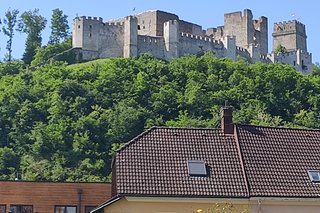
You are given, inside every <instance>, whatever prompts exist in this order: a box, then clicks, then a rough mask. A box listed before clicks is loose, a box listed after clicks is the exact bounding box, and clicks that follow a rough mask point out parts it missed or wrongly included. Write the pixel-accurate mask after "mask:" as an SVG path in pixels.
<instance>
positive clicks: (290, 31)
mask: <svg viewBox="0 0 320 213" xmlns="http://www.w3.org/2000/svg"><path fill="white" fill-rule="evenodd" d="M272 36H273V51H275V49H276V48H277V47H278V46H279V45H282V46H284V47H285V48H286V49H287V50H288V51H293V50H297V49H300V50H302V51H304V52H307V35H306V29H305V26H304V24H302V23H300V22H298V21H296V20H294V21H289V22H280V23H275V24H274V26H273V33H272Z"/></svg>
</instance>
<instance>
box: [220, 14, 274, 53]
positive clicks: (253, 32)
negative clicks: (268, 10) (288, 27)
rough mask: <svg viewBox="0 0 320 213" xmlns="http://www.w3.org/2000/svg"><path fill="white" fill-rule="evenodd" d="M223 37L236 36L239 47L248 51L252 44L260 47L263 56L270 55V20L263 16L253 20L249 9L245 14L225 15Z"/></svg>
mask: <svg viewBox="0 0 320 213" xmlns="http://www.w3.org/2000/svg"><path fill="white" fill-rule="evenodd" d="M223 36H235V37H236V45H237V46H239V47H242V48H245V49H248V48H249V46H250V45H251V44H254V45H259V46H260V48H261V54H265V55H266V54H267V53H268V19H267V18H266V17H263V16H262V17H260V18H259V20H253V16H252V12H251V10H249V9H245V10H244V11H243V14H242V13H241V12H239V11H238V12H234V13H227V14H225V15H224V27H223Z"/></svg>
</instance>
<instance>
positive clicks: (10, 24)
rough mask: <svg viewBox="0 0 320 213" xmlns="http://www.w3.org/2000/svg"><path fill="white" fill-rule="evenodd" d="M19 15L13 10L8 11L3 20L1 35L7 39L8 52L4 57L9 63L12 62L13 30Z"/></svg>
mask: <svg viewBox="0 0 320 213" xmlns="http://www.w3.org/2000/svg"><path fill="white" fill-rule="evenodd" d="M18 14H19V11H18V10H16V9H14V10H10V9H9V10H8V11H7V12H6V13H5V18H4V19H3V24H4V25H5V26H3V27H2V31H3V33H4V34H5V35H6V36H8V37H9V39H8V41H7V46H6V49H7V51H8V53H7V55H6V60H7V61H11V60H12V40H13V36H14V30H15V25H16V23H17V16H18Z"/></svg>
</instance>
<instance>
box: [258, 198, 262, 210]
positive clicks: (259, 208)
mask: <svg viewBox="0 0 320 213" xmlns="http://www.w3.org/2000/svg"><path fill="white" fill-rule="evenodd" d="M258 213H261V200H260V199H258Z"/></svg>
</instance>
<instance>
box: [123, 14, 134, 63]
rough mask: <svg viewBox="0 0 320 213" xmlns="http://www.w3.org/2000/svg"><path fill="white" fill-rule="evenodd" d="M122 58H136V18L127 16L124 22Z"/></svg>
mask: <svg viewBox="0 0 320 213" xmlns="http://www.w3.org/2000/svg"><path fill="white" fill-rule="evenodd" d="M123 36H124V44H123V57H126V58H129V57H136V56H138V20H137V18H136V17H133V16H127V17H126V18H125V21H124V35H123Z"/></svg>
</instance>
